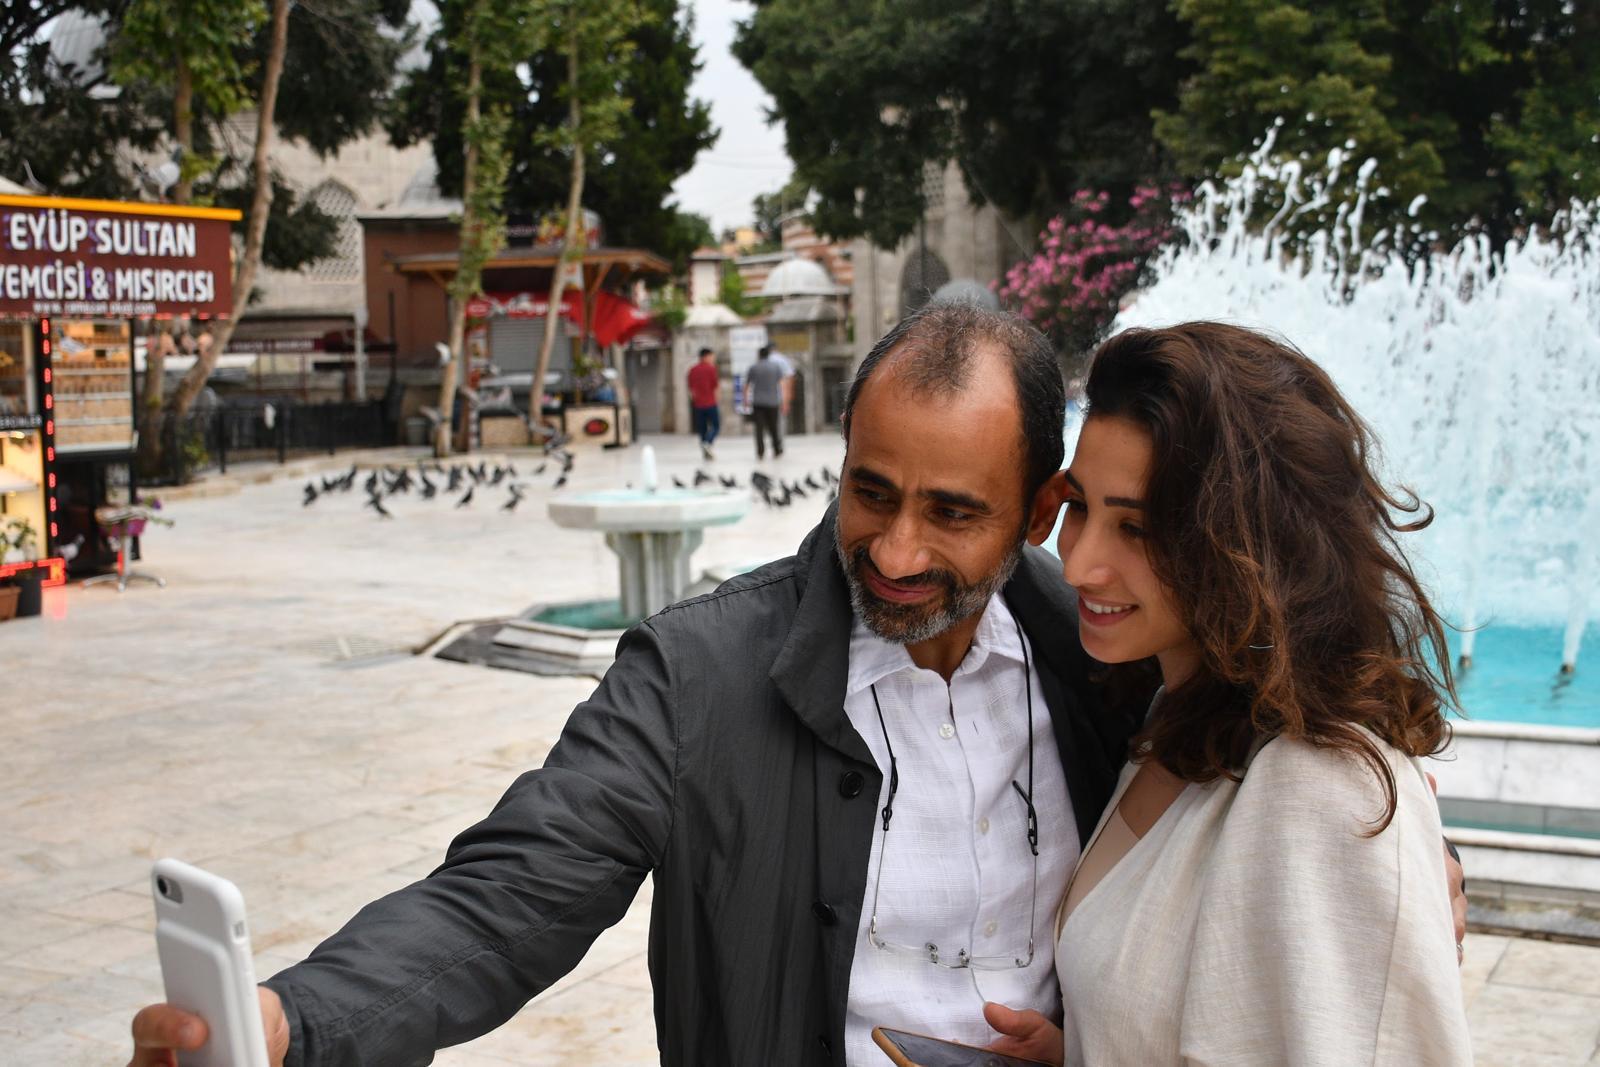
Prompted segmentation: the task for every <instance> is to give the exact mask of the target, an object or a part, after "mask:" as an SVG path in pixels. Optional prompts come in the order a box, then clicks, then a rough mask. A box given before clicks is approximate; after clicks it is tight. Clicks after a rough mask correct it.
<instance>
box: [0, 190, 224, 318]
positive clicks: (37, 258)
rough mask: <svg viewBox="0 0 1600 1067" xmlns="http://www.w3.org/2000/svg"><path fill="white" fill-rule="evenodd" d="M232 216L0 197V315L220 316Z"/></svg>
mask: <svg viewBox="0 0 1600 1067" xmlns="http://www.w3.org/2000/svg"><path fill="white" fill-rule="evenodd" d="M238 217H239V213H238V212H237V211H229V210H223V209H216V208H184V207H167V206H165V205H161V204H131V203H130V204H125V203H120V202H116V201H103V200H63V199H54V198H46V197H30V196H0V314H5V313H9V314H23V315H65V316H110V317H118V318H124V317H133V316H141V315H228V314H230V313H231V312H232V310H233V298H232V292H231V290H232V271H231V260H232V239H231V237H230V234H229V226H228V224H229V222H230V221H232V220H234V219H237V218H238Z"/></svg>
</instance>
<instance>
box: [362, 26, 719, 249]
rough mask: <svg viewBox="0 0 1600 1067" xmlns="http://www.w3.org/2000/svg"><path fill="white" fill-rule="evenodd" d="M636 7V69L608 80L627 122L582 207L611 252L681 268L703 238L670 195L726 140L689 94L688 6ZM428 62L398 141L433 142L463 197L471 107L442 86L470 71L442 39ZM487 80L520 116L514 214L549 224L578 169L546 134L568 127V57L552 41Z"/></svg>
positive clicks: (592, 167) (588, 177) (515, 127)
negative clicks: (464, 122)
mask: <svg viewBox="0 0 1600 1067" xmlns="http://www.w3.org/2000/svg"><path fill="white" fill-rule="evenodd" d="M633 6H634V7H635V9H636V10H638V11H639V12H640V14H641V16H642V19H641V21H639V22H638V24H637V25H635V26H634V28H633V29H632V31H631V32H630V33H629V34H628V39H629V41H630V43H631V47H632V50H633V53H632V54H633V58H632V61H631V62H630V63H628V64H627V65H626V66H624V67H618V68H616V69H614V70H612V71H611V72H610V73H611V75H612V76H613V77H614V78H615V80H616V82H617V87H618V91H619V93H620V95H621V97H622V98H623V99H626V100H628V101H629V106H628V107H627V109H626V110H625V112H624V113H623V114H622V115H620V116H619V125H618V133H617V135H616V137H615V138H614V139H612V141H611V142H609V143H607V144H606V145H604V146H603V147H602V150H601V151H600V152H598V153H595V154H593V155H592V157H591V158H589V159H587V160H586V167H585V182H584V206H585V207H587V208H589V209H590V210H592V211H595V212H597V213H598V214H599V215H600V217H601V218H602V219H603V220H604V222H605V231H606V240H607V241H608V242H609V243H611V244H616V245H627V246H632V247H639V248H649V249H651V250H653V251H656V252H659V253H661V254H662V255H664V256H666V257H667V258H668V259H670V260H672V262H673V263H674V265H675V266H676V267H677V268H678V269H682V268H683V266H685V265H686V264H687V263H688V257H689V255H690V254H691V253H692V252H693V251H694V249H695V247H696V245H697V244H699V243H700V240H699V235H698V233H697V232H696V229H695V227H694V224H693V223H692V222H690V221H686V220H684V219H683V218H682V217H681V216H682V212H681V211H680V210H679V209H678V208H677V206H676V205H675V204H674V203H673V201H672V186H673V184H674V183H675V182H676V181H677V180H678V178H679V177H681V176H682V175H683V174H685V173H686V172H687V171H688V170H689V168H690V167H692V166H693V165H694V160H695V157H696V156H697V155H698V154H699V153H700V152H701V151H702V150H703V149H705V148H708V147H710V146H711V144H712V143H713V142H714V141H715V140H716V136H717V132H716V130H715V129H714V128H713V127H712V125H711V113H710V108H709V106H708V105H707V104H706V103H705V102H704V101H700V100H695V99H692V98H690V96H689V83H690V81H691V80H692V79H693V77H694V74H695V71H697V70H698V69H699V68H700V64H699V62H698V60H697V59H696V49H695V45H694V41H693V37H692V28H693V27H692V23H691V20H690V19H689V17H688V16H687V15H686V14H684V13H682V10H681V6H682V5H680V3H679V2H678V0H636V2H635V4H634V5H633ZM428 56H429V62H428V65H427V66H426V68H424V69H421V70H418V71H415V72H414V73H413V74H412V75H410V76H409V77H408V78H407V79H406V81H405V83H404V85H403V87H402V89H401V91H400V97H399V103H400V106H399V107H398V108H397V109H396V112H395V114H394V116H393V118H392V119H391V120H390V132H391V135H392V136H394V137H395V138H396V139H397V141H399V142H400V143H402V144H409V143H415V142H421V141H426V140H429V139H432V142H433V147H434V156H435V158H436V159H437V160H438V163H439V186H440V188H441V189H442V190H444V191H445V192H446V193H452V194H453V193H456V192H459V190H460V188H461V161H462V159H463V156H462V153H461V144H460V134H459V129H460V124H461V123H460V116H461V111H462V107H463V100H462V97H461V94H460V93H459V92H453V91H441V86H443V87H452V86H459V85H462V84H464V78H465V71H464V70H463V69H462V66H461V61H460V57H459V56H458V55H456V54H454V53H452V52H451V51H450V50H449V49H448V48H446V47H445V40H444V37H443V36H442V35H440V34H436V35H435V36H434V37H433V38H431V39H430V40H429V42H428ZM485 77H486V81H485V89H486V91H488V92H490V93H491V94H492V95H493V96H494V97H495V98H496V99H503V100H505V101H506V102H507V105H508V106H509V107H510V108H511V125H512V132H511V135H510V144H511V151H512V165H511V173H510V175H509V176H508V179H507V191H506V198H507V205H508V207H509V208H510V209H511V210H512V211H513V212H514V213H518V214H521V213H526V214H530V215H535V216H538V215H543V214H545V213H547V212H549V211H551V210H552V209H555V208H557V207H558V205H560V204H562V203H563V202H564V201H565V200H566V199H567V194H568V191H569V189H570V179H571V173H570V170H571V168H570V160H569V159H568V157H567V156H566V155H564V154H563V153H561V152H559V151H553V150H551V148H550V147H549V145H548V144H547V143H546V142H545V141H543V140H541V139H540V138H539V137H538V136H537V134H538V132H539V131H541V130H550V129H554V128H556V127H559V126H561V125H562V124H564V123H566V122H567V121H568V115H567V106H566V100H565V96H564V92H565V89H564V87H565V85H566V83H567V58H566V55H565V54H564V53H562V52H561V51H559V50H558V49H556V48H555V47H554V46H552V45H549V44H548V42H547V44H546V46H544V47H541V48H539V49H537V50H530V51H529V52H528V53H527V54H526V55H525V56H523V57H521V62H520V63H519V64H517V65H516V66H515V67H514V69H512V70H508V71H504V72H494V73H492V74H486V76H485Z"/></svg>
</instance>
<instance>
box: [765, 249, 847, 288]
mask: <svg viewBox="0 0 1600 1067" xmlns="http://www.w3.org/2000/svg"><path fill="white" fill-rule="evenodd" d="M844 291H845V289H844V287H843V286H842V285H835V284H833V279H832V278H830V277H828V272H827V271H826V270H824V269H823V267H822V264H820V263H813V262H812V261H811V260H809V259H803V258H801V257H799V256H796V257H795V258H793V259H786V260H784V261H783V262H782V263H779V264H778V265H777V266H776V267H773V268H772V273H771V274H769V275H767V283H766V284H765V285H763V286H762V287H761V295H762V296H772V297H784V296H839V295H840V294H842V293H843V292H844Z"/></svg>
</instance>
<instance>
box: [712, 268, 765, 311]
mask: <svg viewBox="0 0 1600 1067" xmlns="http://www.w3.org/2000/svg"><path fill="white" fill-rule="evenodd" d="M717 302H718V303H720V304H722V305H723V306H724V307H726V308H727V309H728V310H729V311H732V312H733V313H734V314H735V315H738V316H739V317H740V318H743V319H748V318H750V317H751V316H752V315H757V314H760V312H761V299H760V298H759V297H754V296H751V295H749V294H748V293H746V292H745V288H744V275H742V274H740V273H739V268H738V267H736V266H734V265H733V264H732V263H724V264H723V265H722V279H721V283H720V284H719V285H718V287H717Z"/></svg>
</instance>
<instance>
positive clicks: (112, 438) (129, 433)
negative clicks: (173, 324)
mask: <svg viewBox="0 0 1600 1067" xmlns="http://www.w3.org/2000/svg"><path fill="white" fill-rule="evenodd" d="M239 217H240V216H239V212H237V211H232V210H224V209H218V208H195V207H178V206H172V205H166V204H140V203H125V202H121V201H109V200H75V199H66V198H59V197H36V196H6V195H0V530H4V529H6V528H8V526H9V528H11V529H16V528H17V525H18V523H17V520H26V521H27V522H28V523H29V525H30V526H31V528H32V529H33V530H34V531H36V533H37V537H36V540H35V542H34V551H33V552H31V553H29V555H33V556H36V557H37V558H36V559H24V560H19V559H15V558H13V559H12V560H11V562H9V563H0V577H5V576H7V575H9V574H12V573H15V572H16V571H18V570H20V569H25V568H28V567H38V568H43V569H44V570H45V571H46V572H47V575H48V576H47V578H46V581H45V584H46V585H59V584H61V583H62V582H64V581H65V580H66V578H67V576H68V575H69V574H70V575H72V576H74V577H77V576H82V575H87V574H94V573H99V572H103V571H105V570H107V569H110V568H113V567H115V566H116V565H117V561H118V553H119V547H120V546H119V542H118V540H117V538H116V537H115V536H113V535H112V533H110V532H108V531H106V530H104V529H102V528H101V526H100V524H99V523H98V522H97V520H96V518H95V513H96V511H97V510H98V509H102V508H105V507H107V506H114V505H126V504H131V503H134V502H135V501H136V500H137V493H138V490H137V486H136V482H135V479H134V470H133V461H134V451H135V445H136V443H137V427H136V424H135V419H134V412H135V410H136V407H135V397H136V395H137V379H136V376H135V370H136V369H135V366H134V346H135V340H136V334H137V332H138V331H139V329H140V328H141V327H142V326H147V324H148V321H149V320H151V319H160V318H172V317H177V316H195V317H225V316H227V315H228V314H229V313H231V311H232V294H231V288H232V239H231V236H230V229H231V227H230V224H231V223H232V222H234V221H236V220H238V218H239ZM135 551H136V549H135ZM12 555H13V557H15V556H16V555H17V551H16V550H13V551H12Z"/></svg>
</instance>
